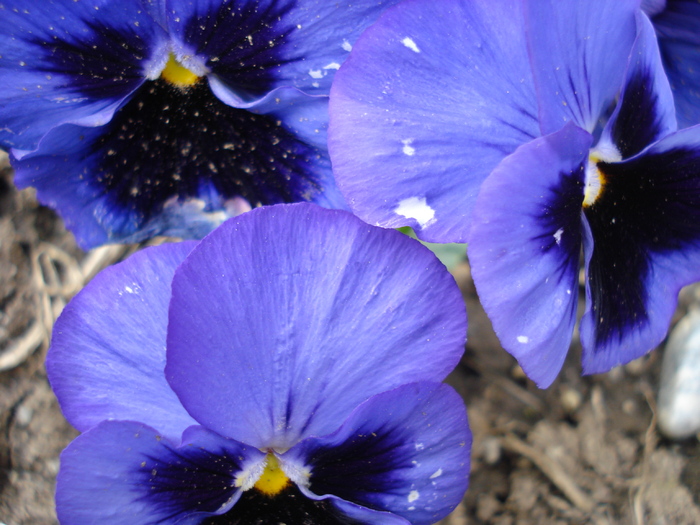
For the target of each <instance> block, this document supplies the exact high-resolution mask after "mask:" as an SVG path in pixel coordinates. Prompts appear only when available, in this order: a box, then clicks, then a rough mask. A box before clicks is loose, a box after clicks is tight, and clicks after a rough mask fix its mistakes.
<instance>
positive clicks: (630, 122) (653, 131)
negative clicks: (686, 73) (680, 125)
mask: <svg viewBox="0 0 700 525" xmlns="http://www.w3.org/2000/svg"><path fill="white" fill-rule="evenodd" d="M637 24H638V26H639V32H638V35H637V40H636V41H635V43H634V47H633V48H632V53H631V54H630V63H629V65H628V67H627V74H626V78H625V83H624V86H623V88H622V94H621V95H620V102H618V104H617V107H616V108H615V111H614V113H613V115H612V117H611V118H610V120H609V121H608V123H607V125H606V127H605V129H604V130H603V136H602V137H601V142H603V143H610V144H612V145H614V147H615V148H616V150H617V151H618V152H619V153H620V155H621V156H622V158H623V159H627V158H630V157H632V156H634V155H636V154H637V153H639V152H640V151H642V150H643V149H644V148H646V147H647V146H649V145H650V144H652V143H653V142H656V141H657V140H659V139H660V138H662V137H665V136H666V135H668V134H669V133H672V132H674V131H676V128H677V125H676V113H675V108H674V105H673V95H672V94H671V86H669V83H668V80H667V78H666V73H664V69H663V66H662V65H661V57H660V55H659V48H658V46H657V43H656V35H655V34H654V28H653V27H652V26H651V22H649V19H648V18H647V17H646V16H644V15H642V14H641V13H640V14H639V15H638V16H637Z"/></svg>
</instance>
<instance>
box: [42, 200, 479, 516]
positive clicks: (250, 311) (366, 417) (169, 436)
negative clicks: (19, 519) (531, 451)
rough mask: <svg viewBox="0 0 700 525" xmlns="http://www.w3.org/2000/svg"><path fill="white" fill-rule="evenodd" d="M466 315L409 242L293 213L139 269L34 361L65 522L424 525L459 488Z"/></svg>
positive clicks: (117, 269)
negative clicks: (53, 436) (455, 385)
mask: <svg viewBox="0 0 700 525" xmlns="http://www.w3.org/2000/svg"><path fill="white" fill-rule="evenodd" d="M465 337H466V313H465V308H464V303H463V301H462V298H461V294H460V292H459V289H458V288H457V286H456V284H455V282H454V280H453V278H452V277H451V276H450V275H449V274H448V273H447V271H446V270H445V268H444V266H442V264H441V263H440V262H439V261H438V260H437V259H436V258H435V256H434V255H433V254H432V253H430V252H429V250H427V249H426V248H424V247H423V246H421V245H420V244H419V243H418V242H417V241H414V240H412V239H409V238H408V237H406V236H405V235H403V234H401V233H399V232H396V231H391V230H382V229H380V228H376V227H373V226H368V225H367V224H365V223H363V222H361V221H360V220H359V219H357V218H356V217H354V216H353V215H351V214H349V213H347V212H345V211H339V210H327V209H323V208H320V207H318V206H315V205H312V204H307V203H299V204H291V205H277V206H269V207H265V208H261V209H257V210H253V211H252V212H250V213H247V214H244V215H242V216H240V217H237V218H234V219H231V220H230V221H228V222H226V223H224V224H223V225H222V226H220V227H219V228H218V229H216V230H214V231H213V232H212V233H211V234H210V235H209V236H207V237H206V238H205V239H204V240H202V241H201V242H200V243H199V244H196V243H195V242H194V241H185V242H183V243H179V244H170V245H161V246H158V247H155V248H150V249H146V250H144V251H141V252H138V253H137V254H135V255H133V256H132V257H130V258H129V259H128V260H126V261H125V262H123V263H121V264H118V265H116V266H114V267H111V268H108V269H107V270H105V271H104V272H102V273H101V274H100V275H98V276H97V277H96V278H95V279H94V280H93V281H92V282H91V283H90V284H89V285H88V286H87V287H86V288H85V289H84V290H83V291H82V292H80V293H79V294H78V295H77V296H76V297H75V298H74V299H73V300H72V301H71V302H70V303H69V304H68V306H67V307H66V308H65V309H64V311H63V313H62V314H61V316H60V318H59V319H58V321H57V323H56V326H55V329H54V334H53V340H52V346H51V349H50V351H49V355H48V357H47V369H48V374H49V379H50V382H51V385H52V387H53V389H54V391H55V393H56V396H57V397H58V400H59V402H60V405H61V408H62V410H63V412H64V414H65V416H66V417H67V418H68V420H69V421H70V422H71V424H73V425H74V426H75V427H76V428H77V429H78V430H80V431H81V432H83V433H82V434H81V435H80V436H79V437H78V438H77V439H76V440H75V441H74V442H73V443H72V444H70V445H69V446H68V448H67V449H66V450H65V451H64V452H63V454H62V456H61V468H60V472H59V474H58V482H57V493H56V507H57V512H58V516H59V519H60V521H61V522H62V523H64V524H80V523H95V522H100V523H109V524H116V523H128V524H130V525H132V524H138V523H144V524H145V523H193V524H194V523H210V524H211V523H230V524H245V525H250V524H255V523H290V524H291V523H294V524H333V523H338V524H340V523H345V524H353V523H356V524H361V523H364V524H369V523H372V524H397V525H398V524H407V523H413V524H427V523H433V522H435V521H438V520H439V519H441V518H442V517H444V516H445V515H446V514H447V513H448V512H450V511H451V510H452V509H453V508H454V507H455V506H456V505H457V504H458V503H459V501H460V500H461V498H462V495H463V493H464V491H465V490H466V488H467V477H468V472H469V452H470V445H471V434H470V432H469V428H468V425H467V418H466V411H465V409H464V404H463V402H462V400H461V398H460V397H459V396H458V395H457V393H456V392H455V391H454V390H453V389H452V388H450V387H448V386H447V385H444V384H442V383H440V381H442V379H444V378H445V376H446V375H447V374H448V373H449V372H450V371H451V370H452V368H453V367H454V366H455V365H456V364H457V362H458V361H459V358H460V356H461V354H462V351H463V345H464V341H465Z"/></svg>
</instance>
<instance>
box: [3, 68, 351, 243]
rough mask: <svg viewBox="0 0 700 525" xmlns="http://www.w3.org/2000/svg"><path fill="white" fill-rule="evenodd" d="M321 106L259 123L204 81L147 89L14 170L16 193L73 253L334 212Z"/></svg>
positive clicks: (48, 142)
mask: <svg viewBox="0 0 700 525" xmlns="http://www.w3.org/2000/svg"><path fill="white" fill-rule="evenodd" d="M273 105H274V103H273ZM326 108H327V102H326V99H320V98H316V97H305V99H304V100H298V101H296V103H294V104H290V105H285V106H284V107H283V108H280V109H277V110H276V111H274V110H275V109H276V108H272V109H271V113H270V114H267V115H257V114H255V113H251V112H249V111H246V110H242V109H236V108H232V107H230V106H228V105H226V104H224V103H223V102H221V101H220V100H219V99H218V98H216V97H215V96H214V95H213V94H212V92H211V91H210V90H209V88H208V86H207V85H206V83H205V82H199V83H197V84H195V85H193V86H191V87H190V88H188V89H187V90H182V89H179V88H177V87H175V86H172V85H170V84H169V83H168V82H166V81H165V80H163V79H158V80H155V81H149V82H148V83H147V84H146V85H144V86H142V87H141V88H140V89H139V90H138V91H137V93H135V94H134V96H133V98H132V99H131V100H130V101H129V102H128V103H127V104H125V105H124V106H123V107H122V108H121V109H120V110H119V111H118V112H117V113H116V114H115V116H114V118H113V119H112V121H111V122H109V123H108V124H106V125H104V126H101V127H95V128H84V127H81V126H72V125H66V126H62V127H60V128H59V129H56V130H54V131H52V132H51V133H49V134H48V135H47V136H46V137H45V138H44V140H43V141H42V143H41V146H40V147H39V149H38V150H37V151H35V152H33V153H31V154H29V155H26V156H24V157H23V158H22V159H21V160H17V159H15V160H14V162H13V165H14V168H15V172H16V176H15V183H16V184H17V185H18V186H19V187H21V188H22V187H27V186H33V187H35V188H37V195H38V198H39V200H40V201H41V202H42V203H44V204H47V205H49V206H51V207H53V208H55V209H57V210H58V211H59V212H60V214H61V215H62V217H63V219H64V220H65V221H66V224H67V226H68V228H70V229H71V230H72V231H73V232H74V234H75V235H76V238H77V240H78V242H79V243H80V245H81V246H82V247H83V248H90V247H93V246H98V245H100V244H104V243H106V242H138V241H141V240H143V239H145V238H149V237H153V236H155V235H171V236H178V237H185V238H201V237H203V236H204V235H206V234H207V233H209V232H210V231H211V230H212V229H213V228H214V227H216V226H217V225H218V224H220V223H221V222H223V221H224V220H225V219H226V218H228V217H231V216H234V215H237V214H239V213H241V212H243V211H247V210H249V209H250V208H251V207H255V206H260V205H266V204H275V203H279V202H296V201H301V200H310V201H314V202H318V203H319V204H321V205H324V206H329V207H339V208H343V207H345V205H344V201H343V199H342V197H341V196H340V194H339V192H338V190H337V189H336V186H335V183H334V181H333V176H332V173H331V169H330V160H329V158H328V153H327V152H326V150H325V145H324V144H322V142H323V140H324V138H325V130H324V127H323V126H324V121H325V118H326V111H327V110H326ZM299 119H303V123H298V120H299ZM287 121H292V123H291V124H290V125H287Z"/></svg>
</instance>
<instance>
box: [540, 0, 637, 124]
mask: <svg viewBox="0 0 700 525" xmlns="http://www.w3.org/2000/svg"><path fill="white" fill-rule="evenodd" d="M526 6H527V7H526V20H527V34H528V45H529V49H530V58H531V63H532V68H533V75H534V77H535V83H536V85H537V95H538V99H539V105H540V111H539V115H540V125H541V128H542V134H543V135H546V134H548V133H552V132H554V131H557V130H558V129H561V128H562V126H564V124H565V123H566V122H568V121H573V122H574V123H576V124H577V125H578V126H580V127H582V128H584V129H585V130H587V131H589V132H591V133H592V132H593V131H594V130H595V128H596V126H597V124H598V120H599V119H600V118H601V117H603V116H605V112H606V111H607V110H608V108H609V106H610V105H611V104H612V103H613V102H614V99H615V97H616V95H617V94H618V92H619V90H620V87H621V86H622V80H623V78H624V72H625V68H626V66H627V60H628V58H629V54H630V50H631V48H632V44H633V43H634V39H635V35H636V23H635V14H636V12H637V10H638V9H639V0H600V1H596V2H590V1H589V0H529V1H526Z"/></svg>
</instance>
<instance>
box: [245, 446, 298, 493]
mask: <svg viewBox="0 0 700 525" xmlns="http://www.w3.org/2000/svg"><path fill="white" fill-rule="evenodd" d="M289 483H290V480H289V478H288V477H287V475H286V474H285V473H284V471H283V470H282V468H281V467H280V463H279V461H278V460H277V457H276V456H275V455H274V454H273V453H271V452H270V453H268V455H267V458H266V464H265V470H264V471H263V473H262V475H261V476H260V478H258V481H256V482H255V485H253V486H254V487H255V488H256V489H258V490H259V491H260V492H262V493H263V494H266V495H268V496H276V495H277V494H279V493H280V492H282V491H283V490H284V489H285V488H286V487H287V485H289Z"/></svg>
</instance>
